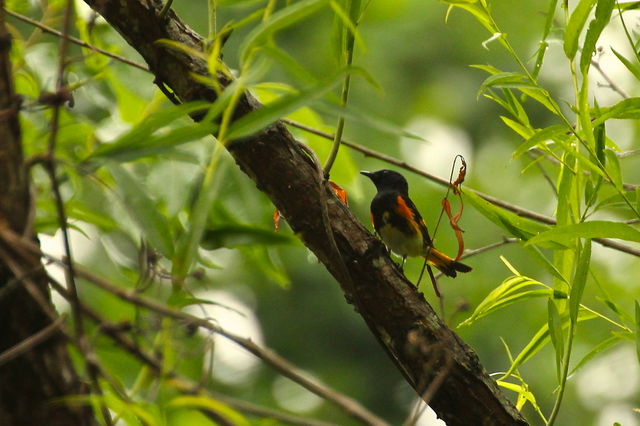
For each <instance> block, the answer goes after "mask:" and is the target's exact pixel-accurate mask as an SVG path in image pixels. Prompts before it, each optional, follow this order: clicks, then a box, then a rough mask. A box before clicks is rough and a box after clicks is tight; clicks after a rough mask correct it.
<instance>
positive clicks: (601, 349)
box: [568, 335, 622, 377]
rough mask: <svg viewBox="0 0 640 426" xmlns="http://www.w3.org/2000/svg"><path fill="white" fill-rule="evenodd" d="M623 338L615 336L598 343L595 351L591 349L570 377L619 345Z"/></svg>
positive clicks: (574, 368)
mask: <svg viewBox="0 0 640 426" xmlns="http://www.w3.org/2000/svg"><path fill="white" fill-rule="evenodd" d="M621 340H622V338H621V337H620V336H619V335H613V336H611V337H608V338H607V339H605V340H603V341H601V342H600V343H598V344H597V345H596V346H595V347H594V348H593V349H591V350H590V351H589V352H588V353H587V354H586V355H585V356H584V357H582V359H581V360H580V361H578V363H577V364H576V365H575V366H574V367H573V369H572V370H571V372H570V373H569V376H568V377H571V376H572V375H573V374H574V373H575V372H577V371H578V370H579V369H580V368H582V367H583V366H584V365H585V364H586V363H587V362H588V361H590V360H591V359H592V358H593V357H595V356H596V355H598V354H600V353H602V352H604V351H606V350H607V349H609V348H610V347H611V346H613V345H615V344H616V343H619V342H620V341H621Z"/></svg>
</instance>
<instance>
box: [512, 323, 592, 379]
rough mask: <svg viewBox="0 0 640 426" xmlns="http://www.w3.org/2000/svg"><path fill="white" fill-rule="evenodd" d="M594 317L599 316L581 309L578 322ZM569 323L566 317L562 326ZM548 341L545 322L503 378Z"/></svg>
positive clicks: (547, 330)
mask: <svg viewBox="0 0 640 426" xmlns="http://www.w3.org/2000/svg"><path fill="white" fill-rule="evenodd" d="M594 318H598V316H597V315H595V314H593V313H591V312H588V311H580V314H579V315H578V322H583V321H588V320H592V319H594ZM568 325H569V318H568V317H564V318H563V319H562V328H563V329H564V328H567V327H568ZM547 343H549V324H548V323H545V324H544V325H543V326H542V327H540V329H539V330H538V331H537V332H536V334H534V336H533V337H532V338H531V340H529V343H527V345H526V346H525V347H524V348H523V349H522V350H521V351H520V353H519V354H518V355H517V356H516V358H515V359H514V360H513V362H512V363H511V366H510V367H509V370H508V371H507V372H506V373H504V375H503V376H502V379H505V378H507V377H509V376H510V375H511V374H512V373H513V372H514V371H516V370H517V369H518V368H519V367H520V366H521V365H522V364H524V363H525V362H527V361H528V360H529V359H531V357H533V356H534V355H535V354H537V353H538V352H539V351H540V350H541V349H542V348H544V347H545V345H546V344H547Z"/></svg>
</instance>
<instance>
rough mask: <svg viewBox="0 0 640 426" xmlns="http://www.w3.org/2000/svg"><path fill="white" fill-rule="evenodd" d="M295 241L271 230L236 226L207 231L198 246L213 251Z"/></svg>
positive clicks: (288, 236)
mask: <svg viewBox="0 0 640 426" xmlns="http://www.w3.org/2000/svg"><path fill="white" fill-rule="evenodd" d="M296 241H297V240H296V239H295V238H292V237H291V236H290V235H287V234H281V233H280V234H279V233H276V232H275V231H274V230H272V229H262V228H256V227H252V226H249V225H240V224H236V225H223V226H220V227H216V228H215V229H207V230H206V231H205V232H204V235H203V236H202V241H200V246H201V247H202V248H204V249H206V250H215V249H218V248H221V247H227V248H236V247H240V246H246V245H252V244H259V245H279V244H292V243H294V242H296Z"/></svg>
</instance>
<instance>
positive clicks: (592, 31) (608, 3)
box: [580, 0, 616, 75]
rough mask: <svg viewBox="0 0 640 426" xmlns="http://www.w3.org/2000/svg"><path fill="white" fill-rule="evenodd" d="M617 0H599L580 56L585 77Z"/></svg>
mask: <svg viewBox="0 0 640 426" xmlns="http://www.w3.org/2000/svg"><path fill="white" fill-rule="evenodd" d="M615 3H616V2H615V0H598V5H597V6H596V17H595V19H594V20H593V21H591V22H590V23H589V28H588V29H587V35H586V37H585V38H584V44H583V45H582V53H581V54H580V70H582V74H583V75H584V74H585V73H586V72H587V70H588V69H589V66H590V65H591V57H592V55H593V52H594V51H595V49H596V43H597V42H598V39H599V38H600V34H602V31H603V30H604V28H605V27H606V26H607V24H608V23H609V19H611V13H612V12H613V8H614V7H615Z"/></svg>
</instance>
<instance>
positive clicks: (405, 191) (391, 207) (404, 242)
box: [360, 170, 471, 277]
mask: <svg viewBox="0 0 640 426" xmlns="http://www.w3.org/2000/svg"><path fill="white" fill-rule="evenodd" d="M360 173H361V174H363V175H365V176H367V177H368V178H369V179H371V180H372V181H373V183H374V184H375V185H376V188H377V189H378V193H377V194H376V196H375V197H374V198H373V201H371V220H372V221H373V227H374V228H375V230H376V232H377V233H378V235H380V237H381V238H382V241H384V243H385V244H386V245H387V247H389V249H391V251H393V252H394V253H396V254H398V255H400V256H402V264H403V265H404V261H405V259H406V257H407V256H423V257H425V258H426V259H427V262H429V263H430V264H431V265H433V266H435V267H436V268H438V269H439V270H440V271H442V273H443V274H445V275H447V276H449V277H455V276H456V272H469V271H470V270H471V267H469V266H467V265H465V264H464V263H461V262H458V261H456V260H455V259H452V258H450V257H449V256H447V255H446V254H444V253H442V252H440V251H438V250H436V249H435V248H434V247H433V243H432V241H431V237H429V231H428V230H427V225H426V224H425V223H424V219H422V216H420V212H418V209H417V208H416V206H415V204H413V201H411V198H409V185H408V184H407V180H406V179H405V178H404V176H402V175H401V174H400V173H398V172H394V171H393V170H378V171H377V172H360Z"/></svg>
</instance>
